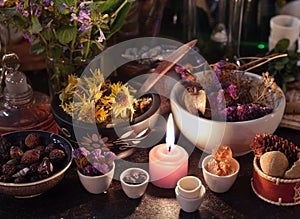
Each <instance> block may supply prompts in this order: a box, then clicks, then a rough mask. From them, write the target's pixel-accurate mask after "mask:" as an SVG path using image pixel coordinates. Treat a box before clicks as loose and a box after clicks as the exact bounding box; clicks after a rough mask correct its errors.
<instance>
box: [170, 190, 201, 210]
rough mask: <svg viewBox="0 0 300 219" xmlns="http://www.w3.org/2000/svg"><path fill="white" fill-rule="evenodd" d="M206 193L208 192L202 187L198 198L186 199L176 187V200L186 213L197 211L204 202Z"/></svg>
mask: <svg viewBox="0 0 300 219" xmlns="http://www.w3.org/2000/svg"><path fill="white" fill-rule="evenodd" d="M205 192H206V190H205V188H204V186H203V185H202V186H201V189H200V191H199V195H198V198H185V197H183V196H182V195H180V194H179V189H178V186H176V188H175V194H176V200H177V202H178V203H179V205H180V207H181V209H182V210H184V211H185V212H194V211H196V210H197V209H198V208H199V206H200V205H201V203H202V202H203V200H204V195H205Z"/></svg>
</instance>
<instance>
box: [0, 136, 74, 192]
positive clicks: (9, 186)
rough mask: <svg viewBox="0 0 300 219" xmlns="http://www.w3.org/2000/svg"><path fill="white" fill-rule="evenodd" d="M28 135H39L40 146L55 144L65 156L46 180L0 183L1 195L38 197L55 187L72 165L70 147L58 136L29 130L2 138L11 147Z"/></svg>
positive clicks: (22, 141) (21, 141) (21, 142)
mask: <svg viewBox="0 0 300 219" xmlns="http://www.w3.org/2000/svg"><path fill="white" fill-rule="evenodd" d="M30 133H38V134H40V140H41V145H42V144H43V145H48V144H50V143H55V144H56V145H57V146H58V148H59V149H63V150H64V151H65V154H66V156H65V158H64V159H63V160H62V163H61V164H60V165H59V167H58V168H57V169H56V170H54V173H53V174H52V175H50V176H49V177H48V178H45V179H42V180H38V181H33V182H26V183H11V182H9V183H6V182H0V193H1V194H5V195H12V196H15V197H17V198H30V197H34V196H37V195H40V194H42V193H44V192H46V191H48V190H50V189H52V188H53V187H54V186H56V185H57V184H58V183H59V182H60V181H61V180H62V179H63V177H64V175H65V172H66V170H67V169H68V168H69V167H70V165H71V163H72V151H73V148H72V145H71V144H70V143H69V142H68V141H67V140H66V139H64V138H63V137H61V136H59V135H56V134H53V133H50V132H45V131H39V130H30V131H16V132H11V133H8V134H4V135H3V137H4V138H5V139H6V140H8V141H9V142H10V143H11V144H12V145H20V144H24V141H25V138H26V136H27V135H28V134H30ZM0 146H1V147H2V145H0Z"/></svg>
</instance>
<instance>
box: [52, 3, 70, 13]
mask: <svg viewBox="0 0 300 219" xmlns="http://www.w3.org/2000/svg"><path fill="white" fill-rule="evenodd" d="M63 3H64V4H66V5H68V6H69V7H71V6H74V5H75V4H74V0H54V5H55V6H56V10H57V11H59V12H60V13H61V14H68V13H69V12H70V10H61V8H60V7H61V5H62V4H63Z"/></svg>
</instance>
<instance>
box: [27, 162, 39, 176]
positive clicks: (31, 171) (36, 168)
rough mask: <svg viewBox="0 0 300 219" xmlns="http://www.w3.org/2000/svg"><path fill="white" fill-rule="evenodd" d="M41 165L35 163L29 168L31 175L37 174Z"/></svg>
mask: <svg viewBox="0 0 300 219" xmlns="http://www.w3.org/2000/svg"><path fill="white" fill-rule="evenodd" d="M39 165H40V163H33V164H31V165H30V166H29V169H30V173H31V174H37V170H38V168H39Z"/></svg>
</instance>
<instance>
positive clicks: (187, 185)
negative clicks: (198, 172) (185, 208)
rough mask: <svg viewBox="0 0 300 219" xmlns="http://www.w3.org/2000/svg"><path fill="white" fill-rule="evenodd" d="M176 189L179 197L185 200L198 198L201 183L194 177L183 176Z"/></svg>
mask: <svg viewBox="0 0 300 219" xmlns="http://www.w3.org/2000/svg"><path fill="white" fill-rule="evenodd" d="M177 187H178V192H179V194H180V195H181V196H183V197H185V198H198V197H199V195H200V189H201V188H202V182H201V180H200V179H199V178H198V177H196V176H185V177H182V178H181V179H180V180H178V182H177Z"/></svg>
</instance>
